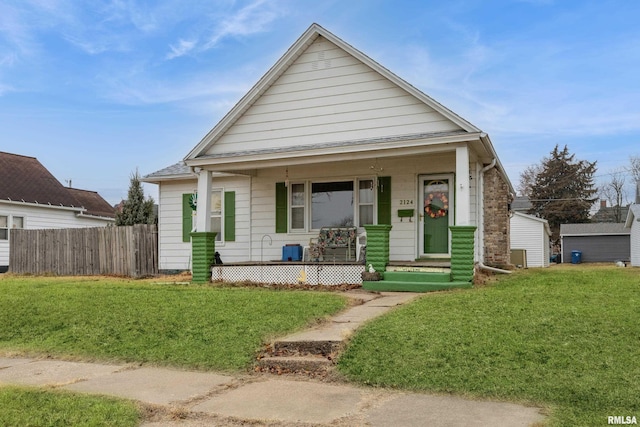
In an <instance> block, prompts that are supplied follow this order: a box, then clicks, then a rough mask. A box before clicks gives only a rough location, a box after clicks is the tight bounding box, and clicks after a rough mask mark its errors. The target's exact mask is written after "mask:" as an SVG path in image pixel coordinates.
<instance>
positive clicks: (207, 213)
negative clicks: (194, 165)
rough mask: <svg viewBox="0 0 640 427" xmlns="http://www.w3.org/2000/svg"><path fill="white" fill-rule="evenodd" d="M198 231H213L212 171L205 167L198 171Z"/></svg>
mask: <svg viewBox="0 0 640 427" xmlns="http://www.w3.org/2000/svg"><path fill="white" fill-rule="evenodd" d="M196 231H197V232H208V231H211V172H210V171H208V170H204V169H201V170H200V172H198V206H197V211H196Z"/></svg>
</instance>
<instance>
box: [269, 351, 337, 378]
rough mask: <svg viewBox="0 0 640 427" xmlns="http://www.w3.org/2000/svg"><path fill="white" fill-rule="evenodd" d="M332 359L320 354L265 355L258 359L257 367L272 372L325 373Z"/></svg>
mask: <svg viewBox="0 0 640 427" xmlns="http://www.w3.org/2000/svg"><path fill="white" fill-rule="evenodd" d="M333 364H334V363H333V361H332V360H331V359H329V358H326V357H322V356H311V355H308V356H299V355H298V356H265V357H263V358H261V359H260V360H258V364H257V365H258V368H259V369H260V370H261V371H263V372H272V373H278V374H280V373H315V374H317V373H326V372H327V371H329V370H330V369H331V368H332V367H333Z"/></svg>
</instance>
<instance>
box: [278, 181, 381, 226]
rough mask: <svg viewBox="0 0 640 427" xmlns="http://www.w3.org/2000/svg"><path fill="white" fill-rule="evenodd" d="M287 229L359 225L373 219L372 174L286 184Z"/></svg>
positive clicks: (371, 221) (373, 193) (370, 221)
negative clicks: (287, 202) (335, 179)
mask: <svg viewBox="0 0 640 427" xmlns="http://www.w3.org/2000/svg"><path fill="white" fill-rule="evenodd" d="M288 197H289V231H292V232H295V231H311V230H319V229H320V228H322V227H353V226H358V227H362V226H364V225H365V224H374V221H375V217H374V215H375V208H374V207H375V186H374V180H373V179H372V178H363V179H352V180H343V181H307V182H295V183H290V184H289V192H288Z"/></svg>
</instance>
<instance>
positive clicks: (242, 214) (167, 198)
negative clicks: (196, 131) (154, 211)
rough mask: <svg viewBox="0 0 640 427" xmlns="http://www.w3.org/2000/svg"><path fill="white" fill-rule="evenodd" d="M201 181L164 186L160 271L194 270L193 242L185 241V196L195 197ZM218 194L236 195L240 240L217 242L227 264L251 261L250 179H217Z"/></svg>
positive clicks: (161, 202)
mask: <svg viewBox="0 0 640 427" xmlns="http://www.w3.org/2000/svg"><path fill="white" fill-rule="evenodd" d="M197 186H198V183H197V180H196V179H195V178H194V179H193V180H184V181H165V182H161V183H160V190H159V194H160V196H159V199H160V207H159V210H158V227H159V236H158V252H159V253H158V264H159V265H158V268H159V269H160V270H182V271H188V270H190V269H191V242H183V241H182V195H183V194H186V193H189V194H191V193H193V192H194V191H195V190H196V188H197ZM212 187H213V189H214V190H219V189H224V191H225V192H229V191H234V192H235V194H236V196H235V198H236V206H235V213H236V216H235V225H236V228H235V229H236V239H235V241H233V242H224V243H222V242H219V241H217V242H216V251H218V252H220V256H221V258H222V261H223V262H225V263H226V262H234V261H235V262H238V261H247V259H248V257H249V220H250V216H249V188H250V181H249V178H246V177H229V178H226V177H225V178H218V177H214V178H213V185H212Z"/></svg>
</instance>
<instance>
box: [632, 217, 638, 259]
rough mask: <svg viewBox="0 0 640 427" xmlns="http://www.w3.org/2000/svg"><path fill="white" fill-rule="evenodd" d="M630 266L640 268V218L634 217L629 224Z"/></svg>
mask: <svg viewBox="0 0 640 427" xmlns="http://www.w3.org/2000/svg"><path fill="white" fill-rule="evenodd" d="M630 239H631V241H630V246H631V248H630V249H631V265H632V266H634V267H640V218H638V217H634V219H633V223H631V235H630Z"/></svg>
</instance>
